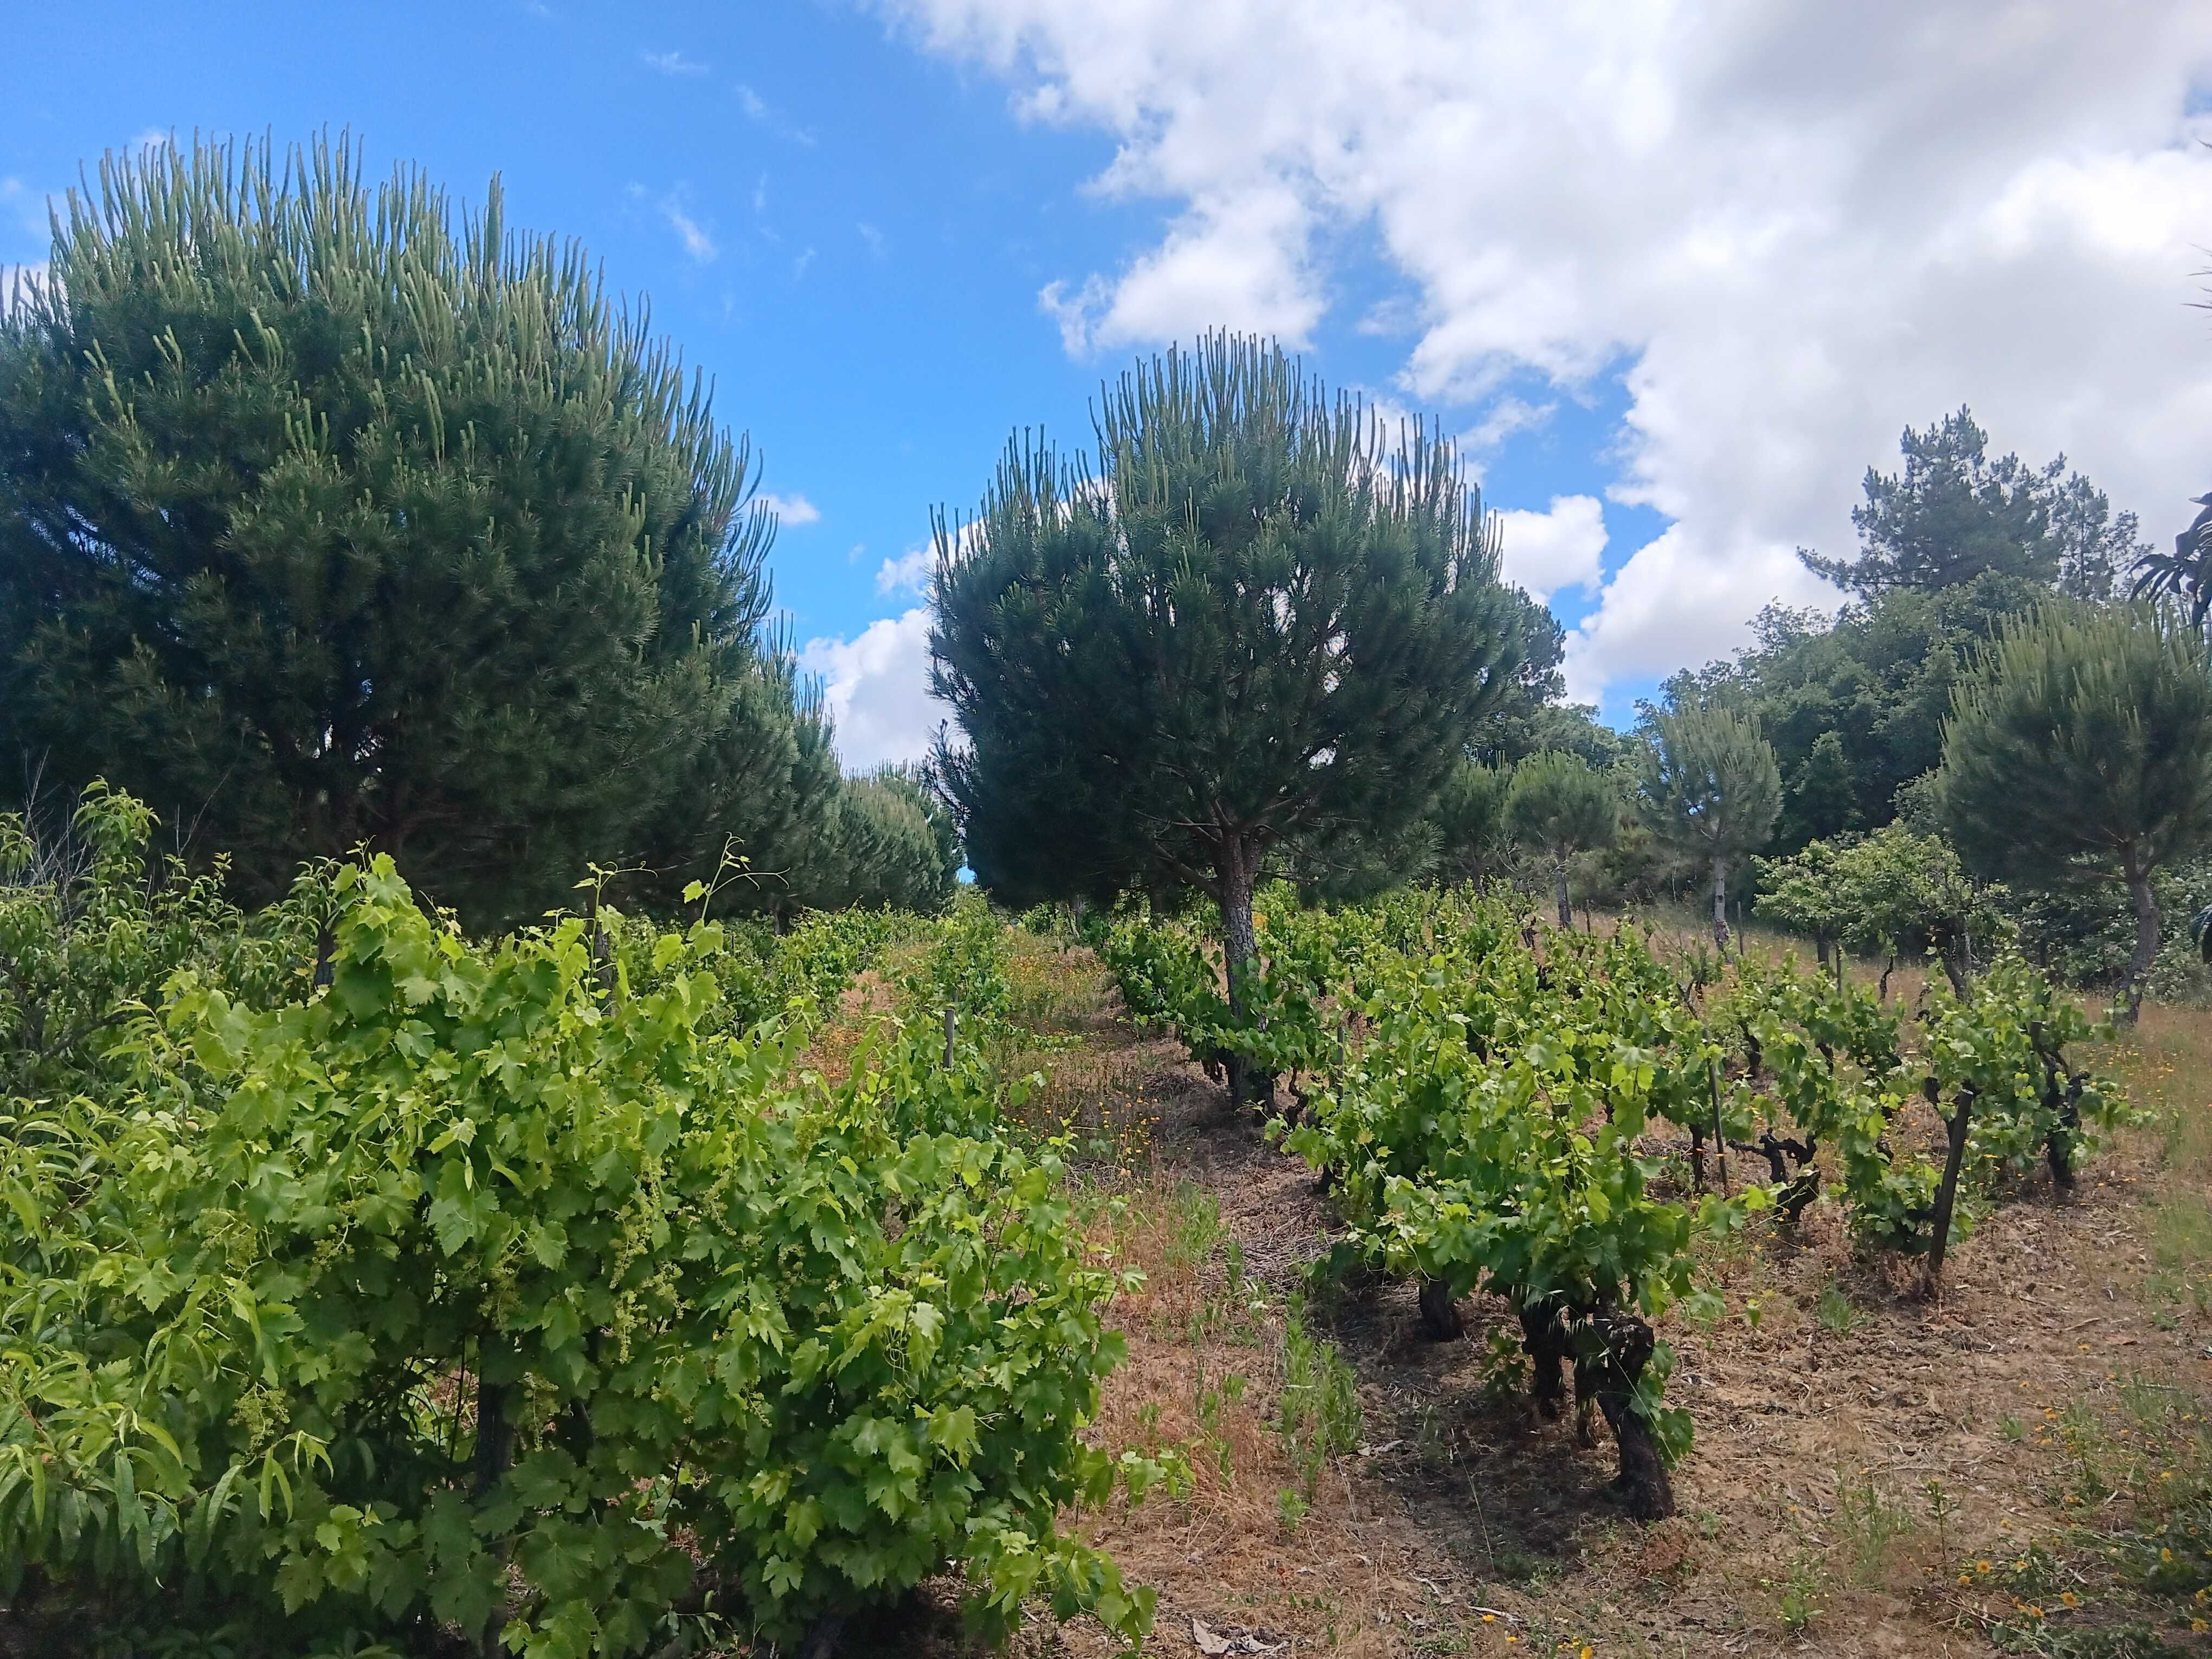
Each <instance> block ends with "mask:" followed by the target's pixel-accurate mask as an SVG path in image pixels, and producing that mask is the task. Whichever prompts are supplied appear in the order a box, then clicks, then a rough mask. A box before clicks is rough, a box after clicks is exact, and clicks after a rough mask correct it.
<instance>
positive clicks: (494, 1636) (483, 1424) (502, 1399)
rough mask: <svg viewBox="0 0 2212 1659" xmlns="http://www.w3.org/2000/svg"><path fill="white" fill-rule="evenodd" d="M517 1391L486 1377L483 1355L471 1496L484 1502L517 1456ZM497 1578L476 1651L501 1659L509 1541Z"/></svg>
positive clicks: (502, 1547) (497, 1552) (495, 1554)
mask: <svg viewBox="0 0 2212 1659" xmlns="http://www.w3.org/2000/svg"><path fill="white" fill-rule="evenodd" d="M512 1395H513V1389H511V1388H510V1387H509V1386H508V1385H507V1384H506V1383H493V1382H489V1381H488V1380H486V1378H485V1377H484V1375H483V1358H481V1356H480V1357H479V1358H478V1359H477V1447H476V1459H475V1468H474V1471H473V1473H474V1475H475V1480H474V1481H473V1483H472V1485H471V1490H470V1498H471V1500H472V1501H473V1502H475V1503H477V1504H482V1503H483V1502H484V1501H485V1500H486V1499H488V1498H489V1497H490V1496H491V1495H492V1493H493V1492H495V1490H497V1488H498V1486H499V1483H500V1481H501V1480H502V1479H504V1478H505V1476H506V1474H507V1465H508V1463H509V1462H512V1461H513V1456H514V1420H513V1417H512V1416H511V1415H510V1414H509V1411H508V1407H509V1404H510V1401H511V1397H512ZM492 1561H493V1565H494V1568H495V1571H496V1572H497V1574H498V1581H497V1582H496V1583H495V1584H494V1585H493V1586H492V1609H491V1613H490V1614H489V1616H488V1617H487V1618H486V1619H485V1620H484V1626H483V1631H482V1632H479V1634H478V1636H477V1650H478V1651H479V1652H480V1653H482V1654H483V1659H498V1656H499V1654H500V1651H501V1648H502V1647H503V1645H504V1644H502V1643H501V1640H500V1632H501V1631H502V1630H504V1629H505V1628H506V1627H507V1540H506V1539H504V1538H502V1539H501V1541H499V1543H498V1545H497V1546H496V1547H495V1548H494V1549H493V1551H492Z"/></svg>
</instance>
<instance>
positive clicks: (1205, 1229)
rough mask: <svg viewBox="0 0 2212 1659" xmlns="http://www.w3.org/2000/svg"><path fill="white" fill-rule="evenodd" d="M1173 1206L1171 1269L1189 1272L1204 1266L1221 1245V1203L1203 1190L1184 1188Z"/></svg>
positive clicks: (1169, 1246)
mask: <svg viewBox="0 0 2212 1659" xmlns="http://www.w3.org/2000/svg"><path fill="white" fill-rule="evenodd" d="M1170 1205H1171V1206H1172V1212H1171V1214H1170V1218H1169V1226H1168V1240H1167V1252H1166V1259H1167V1264H1168V1266H1169V1267H1176V1268H1181V1269H1184V1270H1188V1269H1191V1268H1195V1267H1200V1266H1202V1265H1204V1264H1205V1263H1206V1261H1208V1260H1210V1259H1211V1258H1212V1255H1213V1247H1214V1246H1215V1245H1216V1244H1218V1243H1220V1242H1221V1204H1220V1201H1219V1200H1218V1199H1216V1198H1215V1197H1214V1195H1213V1194H1212V1193H1210V1192H1208V1191H1207V1190H1206V1188H1203V1187H1199V1186H1184V1187H1180V1188H1176V1193H1175V1195H1174V1197H1173V1198H1172V1199H1171V1200H1170Z"/></svg>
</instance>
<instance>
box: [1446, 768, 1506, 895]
mask: <svg viewBox="0 0 2212 1659" xmlns="http://www.w3.org/2000/svg"><path fill="white" fill-rule="evenodd" d="M1510 783H1511V776H1510V774H1508V773H1506V772H1504V771H1503V770H1501V769H1499V768H1498V767H1495V766H1485V765H1482V764H1481V763H1480V762H1476V761H1471V760H1470V761H1462V762H1461V763H1459V764H1458V765H1456V766H1455V767H1453V768H1452V769H1451V772H1450V775H1449V776H1447V777H1446V778H1445V779H1444V783H1443V788H1442V789H1440V790H1438V791H1437V804H1436V805H1435V806H1434V807H1433V808H1432V809H1431V813H1430V819H1431V823H1434V824H1435V826H1436V842H1437V862H1436V873H1437V876H1438V877H1440V878H1442V879H1443V880H1445V881H1471V882H1480V881H1486V880H1488V879H1489V878H1490V877H1491V876H1492V874H1494V873H1495V872H1496V871H1497V869H1498V861H1499V860H1500V858H1501V857H1502V856H1503V855H1504V853H1505V851H1506V849H1507V845H1508V836H1507V832H1506V824H1505V792H1506V789H1507V787H1509V786H1510Z"/></svg>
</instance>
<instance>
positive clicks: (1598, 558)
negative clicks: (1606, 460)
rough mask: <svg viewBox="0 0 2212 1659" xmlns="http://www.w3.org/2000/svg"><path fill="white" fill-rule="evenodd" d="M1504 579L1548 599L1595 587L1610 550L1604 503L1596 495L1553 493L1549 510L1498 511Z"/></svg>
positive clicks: (1543, 598) (1535, 595) (1537, 596)
mask: <svg viewBox="0 0 2212 1659" xmlns="http://www.w3.org/2000/svg"><path fill="white" fill-rule="evenodd" d="M1498 529H1499V535H1500V540H1501V543H1502V546H1503V552H1502V555H1501V556H1502V559H1503V562H1504V574H1505V580H1507V581H1509V582H1512V583H1514V584H1516V586H1521V587H1525V588H1527V589H1528V592H1530V593H1531V594H1532V595H1534V597H1535V598H1537V599H1542V600H1544V601H1545V602H1546V603H1547V604H1548V603H1549V602H1550V600H1551V598H1552V595H1553V594H1554V593H1557V592H1560V591H1561V590H1563V589H1565V588H1569V587H1585V588H1587V587H1593V586H1595V585H1596V583H1597V580H1598V574H1599V571H1600V569H1601V565H1602V561H1603V558H1604V555H1605V507H1604V506H1603V504H1602V503H1601V502H1600V501H1598V499H1597V497H1596V496H1595V495H1554V496H1553V497H1552V505H1551V507H1550V508H1549V509H1548V510H1547V511H1545V512H1542V513H1531V512H1528V511H1527V510H1526V509H1520V508H1516V509H1515V510H1513V511H1511V512H1507V513H1499V514H1498Z"/></svg>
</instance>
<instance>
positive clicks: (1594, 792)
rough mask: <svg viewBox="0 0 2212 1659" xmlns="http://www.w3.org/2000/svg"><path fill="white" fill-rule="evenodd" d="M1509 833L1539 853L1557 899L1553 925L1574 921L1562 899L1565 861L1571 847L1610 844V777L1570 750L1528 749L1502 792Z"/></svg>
mask: <svg viewBox="0 0 2212 1659" xmlns="http://www.w3.org/2000/svg"><path fill="white" fill-rule="evenodd" d="M1505 820H1506V823H1508V824H1510V826H1511V828H1512V831H1513V838H1514V839H1515V840H1516V841H1517V842H1520V843H1521V844H1522V846H1524V847H1527V848H1533V849H1534V850H1535V851H1537V852H1540V853H1541V854H1543V856H1544V860H1545V861H1546V862H1547V864H1548V865H1550V866H1551V870H1552V879H1553V883H1554V884H1555V886H1556V889H1557V893H1558V897H1559V926H1560V927H1573V926H1574V925H1575V913H1574V910H1573V908H1572V907H1571V905H1570V904H1569V903H1568V902H1567V865H1568V862H1569V861H1570V860H1572V859H1573V857H1574V856H1575V854H1577V853H1592V852H1595V851H1597V850H1598V849H1599V848H1604V847H1610V846H1612V845H1613V838H1614V836H1617V835H1618V834H1619V833H1620V793H1619V792H1618V791H1617V790H1615V789H1614V787H1613V781H1612V780H1611V779H1610V778H1608V777H1607V776H1606V775H1604V774H1602V773H1600V772H1593V771H1592V770H1590V769H1589V767H1588V766H1587V765H1585V764H1584V763H1583V761H1582V759H1581V757H1578V756H1575V755H1562V754H1557V753H1546V754H1541V755H1531V756H1530V757H1528V759H1527V760H1524V761H1522V763H1521V764H1520V765H1518V766H1516V767H1515V768H1514V769H1513V782H1512V784H1511V786H1510V787H1509V788H1508V789H1507V791H1506V793H1505Z"/></svg>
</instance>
